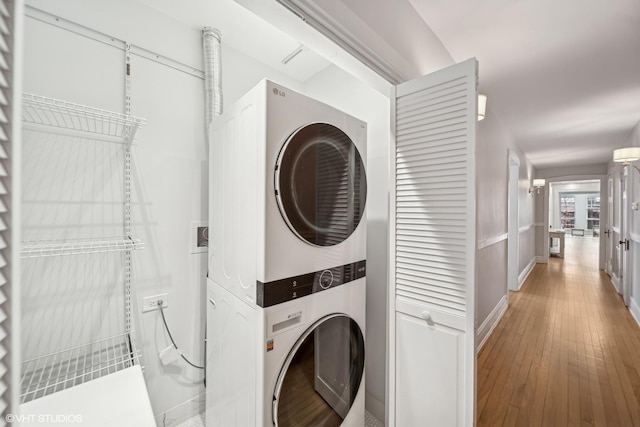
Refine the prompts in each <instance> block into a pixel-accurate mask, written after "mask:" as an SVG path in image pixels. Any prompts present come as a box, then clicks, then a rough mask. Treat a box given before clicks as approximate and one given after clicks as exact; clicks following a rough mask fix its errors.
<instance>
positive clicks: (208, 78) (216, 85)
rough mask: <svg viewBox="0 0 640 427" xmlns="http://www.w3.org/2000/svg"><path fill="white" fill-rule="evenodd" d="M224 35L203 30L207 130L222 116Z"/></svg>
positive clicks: (213, 30) (209, 29) (208, 29)
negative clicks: (215, 119) (221, 51)
mask: <svg viewBox="0 0 640 427" xmlns="http://www.w3.org/2000/svg"><path fill="white" fill-rule="evenodd" d="M221 38H222V34H221V33H220V31H219V30H217V29H215V28H211V27H205V28H203V29H202V48H203V52H204V89H205V103H206V105H205V114H206V115H205V124H206V126H207V128H208V127H209V125H210V124H211V122H212V121H213V119H214V118H216V117H218V116H219V115H220V114H222V62H221V58H220V56H221V55H220V40H221Z"/></svg>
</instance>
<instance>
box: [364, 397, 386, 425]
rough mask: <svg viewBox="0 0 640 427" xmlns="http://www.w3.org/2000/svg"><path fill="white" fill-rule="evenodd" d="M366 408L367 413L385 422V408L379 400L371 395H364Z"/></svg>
mask: <svg viewBox="0 0 640 427" xmlns="http://www.w3.org/2000/svg"><path fill="white" fill-rule="evenodd" d="M364 406H365V408H366V409H367V411H369V412H371V415H373V416H374V417H376V418H377V419H379V420H380V421H382V422H384V419H385V414H384V412H385V408H384V403H383V402H380V401H379V400H378V399H376V398H375V397H373V396H372V395H371V394H369V393H365V395H364Z"/></svg>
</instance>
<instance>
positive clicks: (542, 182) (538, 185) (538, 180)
mask: <svg viewBox="0 0 640 427" xmlns="http://www.w3.org/2000/svg"><path fill="white" fill-rule="evenodd" d="M545 184H546V181H545V180H544V178H536V179H534V180H533V187H532V188H529V194H531V193H533V188H535V189H536V193H538V194H540V189H541V188H542V187H544V185H545Z"/></svg>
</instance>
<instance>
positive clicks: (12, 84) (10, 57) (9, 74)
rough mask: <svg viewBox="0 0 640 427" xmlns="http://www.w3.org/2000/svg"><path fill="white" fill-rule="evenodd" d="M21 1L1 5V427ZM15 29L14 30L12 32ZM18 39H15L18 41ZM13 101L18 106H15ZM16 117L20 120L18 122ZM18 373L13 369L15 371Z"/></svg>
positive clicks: (15, 374)
mask: <svg viewBox="0 0 640 427" xmlns="http://www.w3.org/2000/svg"><path fill="white" fill-rule="evenodd" d="M22 13H23V4H22V2H14V1H6V0H0V412H1V413H2V415H1V416H0V426H4V425H7V422H9V423H10V422H11V421H12V420H14V418H11V417H12V416H13V414H15V413H16V412H17V408H18V398H17V396H18V393H17V387H16V385H17V384H18V381H19V371H20V368H19V366H20V365H19V364H18V363H17V361H18V360H19V355H18V354H17V349H18V348H19V345H18V343H19V341H18V337H17V335H16V334H15V333H14V331H15V330H16V329H17V328H16V325H18V321H17V319H19V316H20V313H19V304H20V297H19V295H17V289H18V288H17V286H16V283H15V281H16V278H17V277H18V275H19V273H20V268H19V265H16V261H17V260H18V255H17V254H18V253H19V245H16V243H15V242H19V241H20V240H19V235H18V234H19V230H20V224H19V219H18V215H16V213H15V210H14V209H15V208H16V206H17V205H18V204H19V200H20V199H19V195H17V194H16V193H15V190H14V188H17V186H18V179H17V178H16V176H17V173H18V170H17V169H16V167H17V165H19V164H20V161H19V145H18V144H17V143H16V142H17V141H19V138H20V120H19V117H20V116H19V114H20V113H19V111H20V108H19V107H20V106H19V99H20V97H19V96H16V94H19V93H20V92H21V88H20V87H19V86H18V85H17V84H16V81H19V79H16V78H15V76H16V74H17V73H16V69H15V67H16V63H17V61H16V57H18V58H19V55H18V56H17V55H16V46H18V47H19V46H20V45H19V44H18V43H17V42H16V34H20V31H21V29H22V28H21V26H20V24H21V22H22V21H21V20H19V17H20V16H21V15H22ZM16 27H17V28H16ZM19 39H20V38H19V37H18V40H19ZM16 101H17V103H18V105H16ZM16 116H17V117H18V118H17V119H16ZM16 368H17V369H16Z"/></svg>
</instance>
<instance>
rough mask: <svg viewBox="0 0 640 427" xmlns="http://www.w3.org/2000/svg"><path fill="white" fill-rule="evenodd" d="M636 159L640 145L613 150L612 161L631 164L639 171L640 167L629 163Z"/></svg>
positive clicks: (638, 155)
mask: <svg viewBox="0 0 640 427" xmlns="http://www.w3.org/2000/svg"><path fill="white" fill-rule="evenodd" d="M638 160H640V147H625V148H618V149H616V150H613V161H614V162H616V163H622V164H623V165H630V166H633V167H634V168H636V170H637V171H638V172H640V168H638V166H636V165H632V164H631V162H635V161H638Z"/></svg>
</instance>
